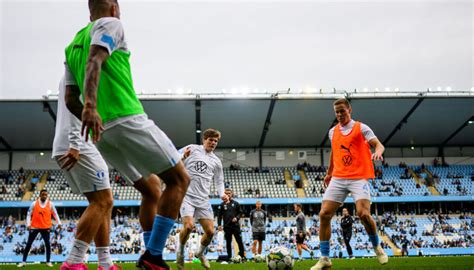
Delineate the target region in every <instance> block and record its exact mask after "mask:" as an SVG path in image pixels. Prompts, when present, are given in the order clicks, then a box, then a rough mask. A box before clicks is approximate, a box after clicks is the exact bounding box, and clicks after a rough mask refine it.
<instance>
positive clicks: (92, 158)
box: [52, 78, 118, 270]
mask: <svg viewBox="0 0 474 270" xmlns="http://www.w3.org/2000/svg"><path fill="white" fill-rule="evenodd" d="M68 79H71V78H62V79H61V82H60V84H59V94H58V112H57V119H56V130H55V134H54V141H53V155H52V157H53V158H54V159H55V160H56V162H57V163H58V165H59V166H60V167H61V169H62V171H63V173H64V176H65V177H66V180H67V181H68V183H69V186H70V187H71V191H72V192H73V193H75V194H84V196H86V198H87V201H88V202H89V206H87V208H86V210H85V211H84V212H83V213H82V215H81V218H80V219H79V221H78V223H77V231H76V239H75V240H74V241H73V242H72V243H71V252H69V256H68V258H67V259H66V261H65V263H64V264H63V266H61V269H70V268H71V267H73V266H74V269H87V267H86V266H85V264H84V259H85V256H86V252H87V250H88V249H89V244H90V243H91V242H92V240H94V242H95V245H96V247H97V248H96V251H97V256H98V259H99V269H101V270H114V269H118V268H117V266H115V265H113V263H112V258H111V257H110V248H109V245H110V237H109V233H110V219H111V215H112V207H113V196H112V191H111V189H110V181H109V169H108V167H107V164H106V163H105V161H104V159H103V158H102V156H101V155H100V154H99V151H97V149H96V148H95V146H94V145H93V144H92V143H91V142H85V141H84V139H83V138H82V137H81V121H80V120H79V119H78V118H77V117H75V116H74V115H72V114H71V113H70V112H69V111H68V110H67V108H66V104H65V100H64V99H65V92H66V84H67V83H68V82H67V80H68Z"/></svg>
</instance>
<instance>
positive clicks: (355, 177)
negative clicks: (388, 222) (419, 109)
mask: <svg viewBox="0 0 474 270" xmlns="http://www.w3.org/2000/svg"><path fill="white" fill-rule="evenodd" d="M333 105H334V112H335V113H336V118H337V121H338V124H337V125H336V126H335V127H333V128H332V129H331V130H330V131H329V138H330V139H331V148H332V151H331V156H330V161H329V168H328V171H327V174H326V177H325V178H324V184H325V186H326V187H327V189H326V191H325V192H324V195H323V203H322V206H321V211H320V212H319V218H320V221H321V225H320V229H319V240H320V248H321V258H320V260H319V261H318V263H317V264H316V265H315V266H313V267H312V268H311V270H317V269H328V268H331V266H332V263H331V260H330V259H329V250H330V246H329V240H330V238H331V219H332V217H333V216H334V214H335V213H336V210H337V209H338V208H339V207H340V206H341V205H342V204H343V203H344V201H345V199H346V197H347V195H349V193H351V194H352V197H353V198H354V201H355V204H356V209H357V215H358V216H359V218H360V220H361V222H362V224H363V225H364V227H365V229H366V230H367V233H368V235H369V239H370V241H371V243H372V246H373V248H374V250H375V254H376V255H377V259H378V261H379V262H380V263H381V264H386V263H387V262H388V256H387V255H386V254H385V252H384V250H383V249H382V247H381V246H380V242H379V238H378V235H377V227H376V225H375V221H374V219H373V218H372V216H371V215H370V200H371V198H370V187H369V183H368V180H369V179H371V178H374V164H373V162H372V161H373V160H374V161H375V160H382V159H383V157H382V154H383V152H384V151H385V148H384V146H383V145H382V143H381V142H380V141H379V140H378V139H377V137H376V136H375V134H374V132H373V131H372V130H371V129H370V128H369V127H368V126H367V125H365V124H363V123H361V122H357V121H354V120H352V119H351V113H352V108H351V105H350V103H349V101H348V100H346V99H344V98H343V99H338V100H336V101H335V102H334V104H333ZM371 146H372V147H373V148H374V149H375V152H374V153H373V154H372V153H371V150H370V147H371Z"/></svg>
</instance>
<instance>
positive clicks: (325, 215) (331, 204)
mask: <svg viewBox="0 0 474 270" xmlns="http://www.w3.org/2000/svg"><path fill="white" fill-rule="evenodd" d="M340 205H341V204H340V203H338V202H335V201H329V200H324V201H323V204H322V206H321V211H320V212H319V220H320V224H321V225H320V227H319V241H320V245H321V246H320V248H321V258H320V259H319V261H318V263H317V264H316V265H315V266H313V267H311V270H320V269H329V268H331V267H332V263H331V260H330V259H329V240H330V239H331V219H332V217H333V216H334V213H336V210H337V208H339V206H340Z"/></svg>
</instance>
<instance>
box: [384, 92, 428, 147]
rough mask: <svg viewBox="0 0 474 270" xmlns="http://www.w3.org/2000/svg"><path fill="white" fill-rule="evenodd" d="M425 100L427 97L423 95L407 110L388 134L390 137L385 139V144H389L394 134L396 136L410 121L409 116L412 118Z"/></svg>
mask: <svg viewBox="0 0 474 270" xmlns="http://www.w3.org/2000/svg"><path fill="white" fill-rule="evenodd" d="M423 100H425V97H424V96H421V97H420V98H419V99H418V100H417V101H416V103H415V105H413V106H412V107H411V109H410V110H409V111H408V112H407V114H405V116H404V117H403V118H402V120H400V122H399V123H398V124H397V125H396V126H395V128H394V129H393V130H392V132H391V133H390V134H389V135H388V137H387V138H386V139H385V140H384V141H383V143H382V144H383V145H385V146H387V144H388V142H389V141H390V140H391V139H392V137H393V136H395V134H396V133H397V132H398V131H399V130H401V129H402V126H403V124H406V123H408V118H410V116H411V115H412V114H413V113H414V112H415V111H416V109H417V108H418V106H420V104H421V103H422V102H423Z"/></svg>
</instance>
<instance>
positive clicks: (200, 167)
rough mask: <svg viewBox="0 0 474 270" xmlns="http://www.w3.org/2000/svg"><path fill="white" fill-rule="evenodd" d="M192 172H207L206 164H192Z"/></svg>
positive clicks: (199, 162) (200, 162)
mask: <svg viewBox="0 0 474 270" xmlns="http://www.w3.org/2000/svg"><path fill="white" fill-rule="evenodd" d="M194 170H196V172H199V173H203V172H206V171H207V164H206V163H205V162H204V161H201V160H200V161H198V162H196V163H195V164H194Z"/></svg>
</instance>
